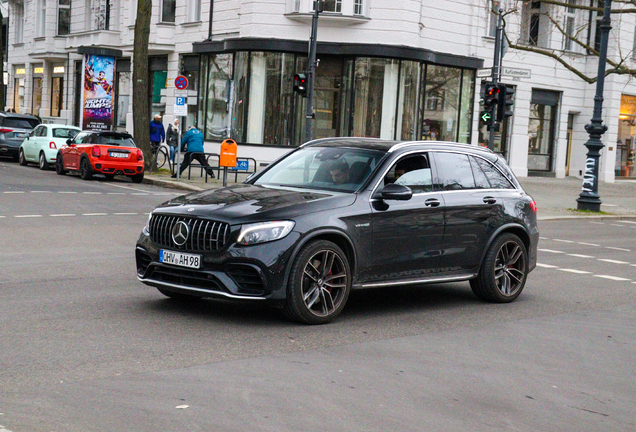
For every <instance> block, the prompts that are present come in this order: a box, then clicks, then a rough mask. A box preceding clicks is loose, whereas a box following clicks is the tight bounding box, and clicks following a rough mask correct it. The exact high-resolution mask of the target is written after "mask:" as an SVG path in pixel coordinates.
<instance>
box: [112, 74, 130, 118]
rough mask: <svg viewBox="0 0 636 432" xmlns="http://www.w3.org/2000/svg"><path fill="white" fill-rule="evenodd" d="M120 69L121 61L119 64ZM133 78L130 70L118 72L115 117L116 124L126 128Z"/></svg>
mask: <svg viewBox="0 0 636 432" xmlns="http://www.w3.org/2000/svg"><path fill="white" fill-rule="evenodd" d="M117 66H118V69H119V63H118V64H117ZM131 79H132V72H130V71H118V72H117V116H116V117H115V126H116V127H118V128H121V129H120V130H125V128H126V114H128V110H129V109H130V97H131V92H132V88H131V85H130V84H131Z"/></svg>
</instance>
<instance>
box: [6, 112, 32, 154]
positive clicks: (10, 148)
mask: <svg viewBox="0 0 636 432" xmlns="http://www.w3.org/2000/svg"><path fill="white" fill-rule="evenodd" d="M40 123H41V121H40V120H39V119H38V118H37V117H35V116H33V115H30V114H13V113H6V112H0V157H11V158H13V160H14V161H16V162H17V160H18V155H19V154H20V144H22V142H23V141H24V139H25V138H26V137H27V136H28V135H29V134H30V133H31V131H32V130H33V128H35V127H36V126H37V125H39V124H40Z"/></svg>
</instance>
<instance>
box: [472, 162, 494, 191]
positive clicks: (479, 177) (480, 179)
mask: <svg viewBox="0 0 636 432" xmlns="http://www.w3.org/2000/svg"><path fill="white" fill-rule="evenodd" d="M470 166H471V167H472V168H473V176H474V177H475V187H476V188H477V189H490V183H489V182H488V178H486V174H484V172H483V171H482V169H481V167H480V166H479V164H478V163H477V158H474V157H472V156H470Z"/></svg>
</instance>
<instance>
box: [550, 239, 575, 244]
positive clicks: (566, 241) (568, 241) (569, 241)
mask: <svg viewBox="0 0 636 432" xmlns="http://www.w3.org/2000/svg"><path fill="white" fill-rule="evenodd" d="M553 241H556V242H562V243H574V241H573V240H561V239H553Z"/></svg>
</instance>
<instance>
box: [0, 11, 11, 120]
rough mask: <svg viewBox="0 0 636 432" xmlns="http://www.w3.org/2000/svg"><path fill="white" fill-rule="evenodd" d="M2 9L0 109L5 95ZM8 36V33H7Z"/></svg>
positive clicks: (0, 17)
mask: <svg viewBox="0 0 636 432" xmlns="http://www.w3.org/2000/svg"><path fill="white" fill-rule="evenodd" d="M3 19H4V17H3V16H2V11H0V111H4V108H5V106H4V104H5V102H6V99H7V95H5V94H4V56H5V54H6V53H5V52H4V32H3V31H2V20H3ZM7 36H9V35H7Z"/></svg>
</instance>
